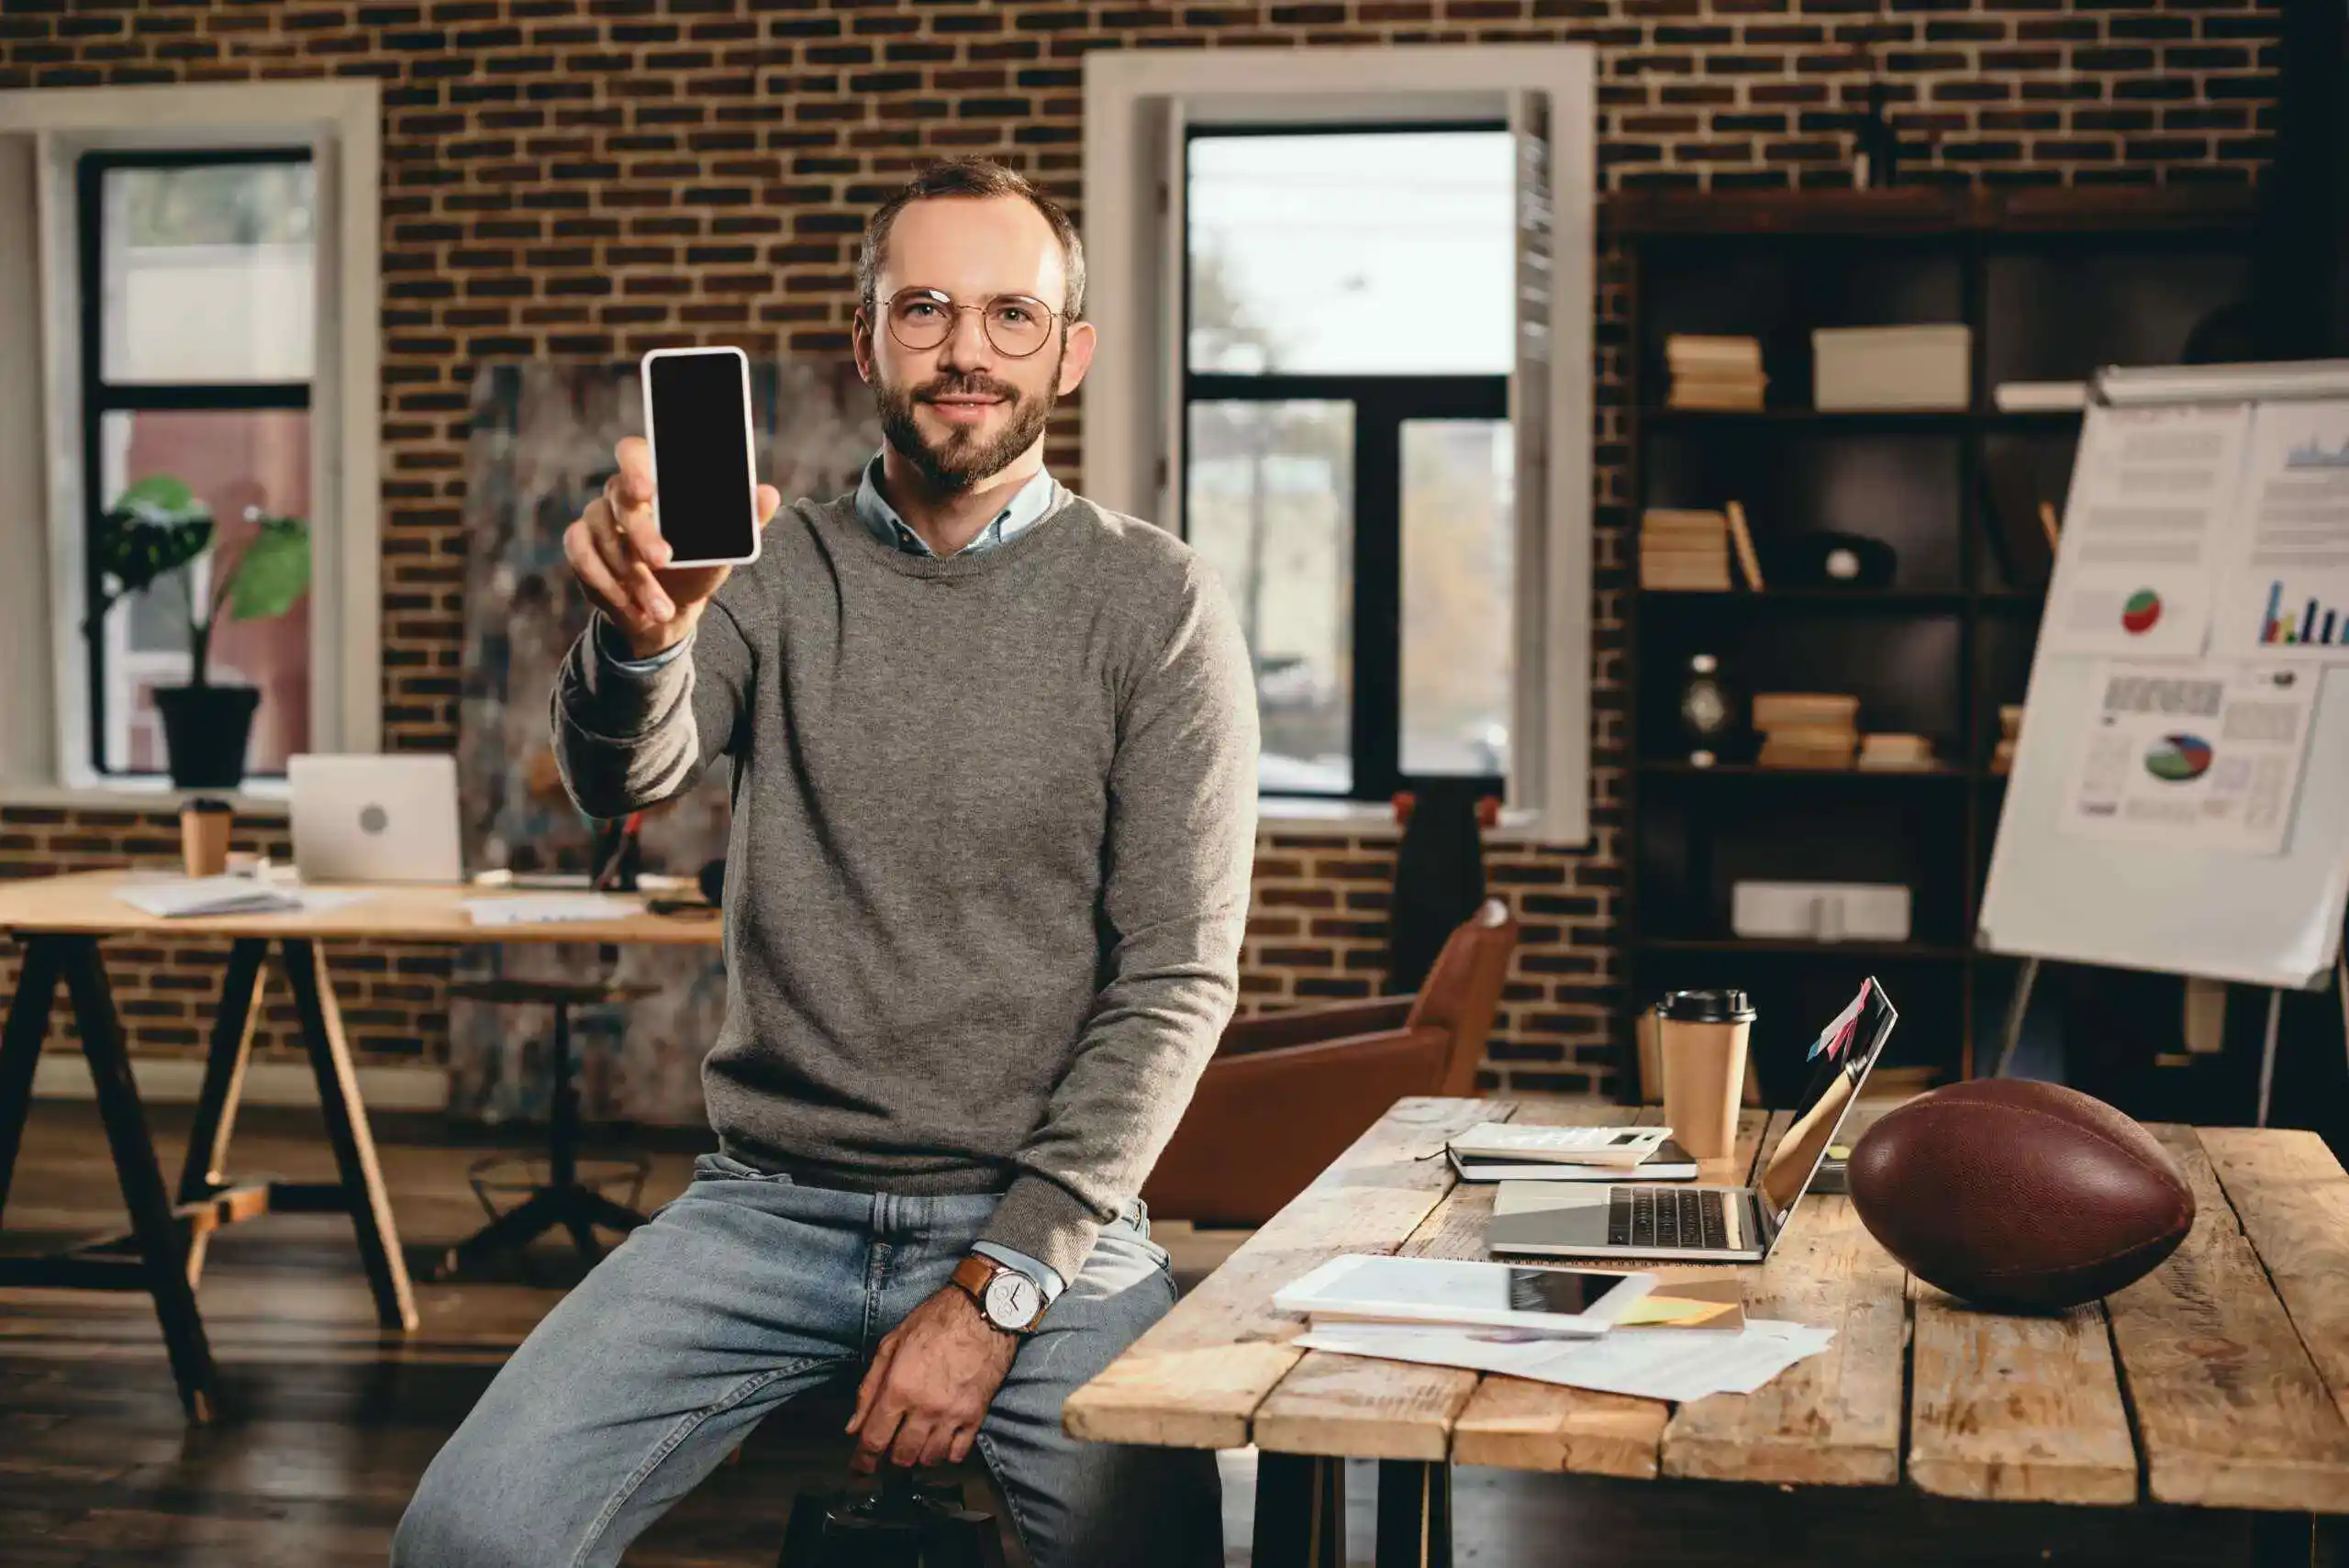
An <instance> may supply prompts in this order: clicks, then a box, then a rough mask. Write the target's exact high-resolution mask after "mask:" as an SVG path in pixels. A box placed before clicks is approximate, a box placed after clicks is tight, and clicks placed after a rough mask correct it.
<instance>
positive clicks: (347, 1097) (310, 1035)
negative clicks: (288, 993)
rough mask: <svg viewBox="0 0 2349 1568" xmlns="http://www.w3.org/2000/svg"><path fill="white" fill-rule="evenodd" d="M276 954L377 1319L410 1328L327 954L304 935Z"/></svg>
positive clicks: (402, 1262)
mask: <svg viewBox="0 0 2349 1568" xmlns="http://www.w3.org/2000/svg"><path fill="white" fill-rule="evenodd" d="M278 951H280V952H281V953H282V954H283V955H284V960H285V978H286V980H287V981H288V982H289V983H290V984H292V985H293V987H294V1010H295V1013H296V1014H298V1015H299V1016H300V1018H301V1020H302V1041H303V1044H304V1045H305V1046H306V1047H307V1048H308V1050H309V1053H310V1067H311V1070H312V1071H313V1072H314V1073H317V1080H318V1109H319V1111H320V1112H321V1113H322V1114H323V1115H324V1116H325V1118H326V1124H327V1140H328V1142H329V1143H331V1144H333V1146H334V1162H335V1168H336V1169H337V1170H338V1171H340V1173H341V1174H342V1188H343V1191H344V1193H345V1194H346V1195H348V1196H349V1198H350V1201H351V1229H354V1230H356V1231H357V1232H358V1233H359V1261H360V1262H362V1263H363V1264H364V1265H366V1269H367V1283H368V1284H369V1286H370V1287H372V1288H373V1291H374V1293H375V1319H376V1321H377V1322H379V1323H381V1324H382V1325H383V1326H384V1328H386V1329H413V1328H415V1327H416V1325H417V1316H416V1293H415V1291H414V1290H413V1289H412V1288H411V1287H410V1285H409V1284H408V1278H407V1260H406V1258H404V1257H402V1256H401V1255H400V1233H399V1228H398V1227H397V1226H396V1225H395V1224H394V1223H393V1220H392V1199H391V1195H390V1194H389V1193H388V1192H386V1191H385V1190H384V1172H383V1168H382V1166H381V1165H380V1164H378V1163H377V1162H376V1159H375V1136H374V1134H373V1132H372V1131H371V1130H370V1129H369V1128H368V1126H367V1106H365V1104H364V1103H362V1101H361V1099H360V1097H359V1075H358V1072H357V1070H356V1069H355V1068H354V1067H353V1066H352V1065H351V1046H350V1043H349V1042H348V1041H346V1040H344V1039H343V1037H342V1009H341V1008H340V1007H339V1006H336V1005H335V999H334V981H333V979H332V978H331V977H330V976H329V975H328V973H327V955H326V952H325V950H324V949H322V948H320V947H319V946H318V944H317V942H315V941H312V940H309V939H308V938H307V937H287V938H285V939H284V941H283V942H282V943H281V944H280V947H279V950H278Z"/></svg>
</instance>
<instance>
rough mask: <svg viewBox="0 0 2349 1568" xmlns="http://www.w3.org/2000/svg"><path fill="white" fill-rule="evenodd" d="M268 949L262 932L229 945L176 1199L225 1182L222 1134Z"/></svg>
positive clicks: (227, 1127)
mask: <svg viewBox="0 0 2349 1568" xmlns="http://www.w3.org/2000/svg"><path fill="white" fill-rule="evenodd" d="M268 952H269V941H268V939H266V938H264V937H239V938H238V939H237V940H235V941H233V942H231V943H230V944H229V947H228V971H227V972H226V973H224V974H223V975H222V976H221V978H220V1010H219V1011H218V1012H217V1013H215V1014H214V1015H213V1018H212V1050H211V1052H210V1054H209V1055H207V1056H206V1058H205V1062H204V1087H203V1089H202V1090H201V1091H200V1092H199V1093H198V1094H197V1095H196V1100H195V1124H194V1126H193V1127H191V1128H190V1129H189V1131H188V1139H187V1161H186V1163H184V1165H182V1166H181V1168H180V1201H181V1202H182V1203H195V1202H197V1201H198V1200H200V1199H203V1198H206V1197H209V1196H211V1195H213V1194H214V1193H216V1192H217V1191H218V1190H219V1189H220V1188H222V1187H225V1186H227V1185H228V1138H229V1135H230V1134H231V1133H233V1132H234V1131H235V1130H236V1125H237V1102H238V1100H239V1098H240V1097H241V1096H242V1095H243V1093H244V1087H245V1063H246V1061H247V1060H248V1059H249V1058H250V1056H251V1054H252V1047H253V1025H254V1024H255V1023H256V1022H258V1021H259V1019H260V1018H261V962H262V958H264V957H265V956H267V954H268Z"/></svg>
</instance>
